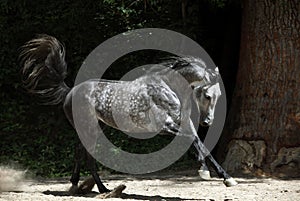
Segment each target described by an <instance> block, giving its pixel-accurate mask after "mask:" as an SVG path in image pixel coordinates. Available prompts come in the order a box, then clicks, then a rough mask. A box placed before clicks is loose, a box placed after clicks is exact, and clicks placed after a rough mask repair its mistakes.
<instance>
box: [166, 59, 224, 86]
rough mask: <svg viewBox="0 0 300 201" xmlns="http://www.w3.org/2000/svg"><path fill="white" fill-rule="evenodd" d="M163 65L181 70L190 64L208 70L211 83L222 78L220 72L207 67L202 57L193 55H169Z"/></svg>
mask: <svg viewBox="0 0 300 201" xmlns="http://www.w3.org/2000/svg"><path fill="white" fill-rule="evenodd" d="M162 65H164V66H166V67H169V68H171V69H174V70H180V69H182V68H185V67H187V66H190V65H193V66H197V67H199V68H202V69H203V70H205V71H206V72H207V75H208V76H209V80H210V82H211V83H217V82H218V81H219V78H220V75H219V73H218V72H216V71H215V70H213V69H210V68H207V66H206V63H205V62H204V61H203V60H202V59H200V58H197V57H193V56H183V57H179V56H173V57H169V58H167V59H166V60H165V61H164V62H163V63H162Z"/></svg>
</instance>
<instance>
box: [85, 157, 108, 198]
mask: <svg viewBox="0 0 300 201" xmlns="http://www.w3.org/2000/svg"><path fill="white" fill-rule="evenodd" d="M87 166H88V168H89V170H90V172H91V174H92V176H93V178H94V181H95V183H96V185H97V187H98V190H99V192H100V193H106V192H110V190H108V189H107V188H106V187H105V186H104V185H103V183H102V181H101V179H100V177H99V175H98V173H97V169H98V168H97V164H96V160H95V159H94V158H93V157H92V156H91V155H90V154H89V153H87Z"/></svg>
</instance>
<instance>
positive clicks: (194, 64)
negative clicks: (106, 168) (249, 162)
mask: <svg viewBox="0 0 300 201" xmlns="http://www.w3.org/2000/svg"><path fill="white" fill-rule="evenodd" d="M20 63H21V66H22V81H23V84H24V87H25V88H26V89H27V90H28V92H30V93H32V94H35V95H37V96H38V97H39V99H40V100H41V101H42V102H43V104H48V105H54V104H59V103H63V107H64V111H65V114H66V116H67V118H68V119H69V121H70V123H71V124H72V125H73V127H74V119H73V113H72V98H73V97H74V96H75V95H76V91H77V89H78V88H80V85H84V87H85V91H84V93H85V94H86V97H87V99H88V102H89V104H91V105H92V106H93V107H94V108H95V110H96V114H97V115H96V117H97V118H98V119H99V120H100V121H102V122H104V123H105V124H107V125H108V126H111V127H114V128H116V129H119V130H121V131H124V132H141V131H142V132H160V133H162V134H171V135H182V136H183V137H190V138H192V140H193V145H194V146H195V148H196V150H197V151H198V160H199V162H200V164H201V167H200V171H199V173H200V176H201V177H203V178H204V179H207V178H208V177H209V171H208V168H207V166H206V163H205V157H204V156H206V157H207V159H209V160H210V161H211V162H212V165H213V168H214V169H215V170H216V172H217V174H218V175H219V176H220V177H222V178H223V179H224V184H225V185H226V186H234V185H236V184H237V182H236V181H235V180H234V179H233V178H232V177H231V176H230V175H229V174H227V173H226V171H225V170H224V169H223V168H222V167H221V166H220V165H219V164H218V163H217V162H216V161H215V159H214V158H213V157H212V155H211V154H210V153H209V151H208V150H207V149H206V147H205V146H204V145H203V143H202V142H201V141H200V139H199V137H198V135H197V131H196V130H195V127H194V125H193V122H192V120H191V119H190V117H189V115H190V111H189V110H188V109H185V103H184V98H185V99H186V97H184V98H182V97H180V93H178V92H177V93H176V89H175V88H176V82H175V88H174V82H173V81H172V77H173V76H174V73H176V74H177V75H180V76H182V77H183V78H184V79H185V80H186V82H187V85H188V87H189V89H190V90H191V92H192V93H191V94H192V96H193V99H194V101H195V102H196V105H197V107H198V110H199V113H200V122H199V123H200V124H201V125H202V126H210V125H211V124H212V123H213V119H214V110H215V106H216V103H217V100H218V98H219V97H220V95H221V90H220V85H219V83H218V80H219V76H220V75H219V72H218V69H217V68H216V69H215V70H210V69H207V68H206V66H205V63H204V62H203V61H202V60H201V59H198V58H194V57H173V58H171V59H169V60H168V61H166V62H163V63H162V64H161V65H162V66H165V69H163V70H159V71H156V70H153V71H151V73H147V74H146V75H143V76H141V77H139V78H137V79H135V80H133V81H111V80H102V79H98V80H88V81H86V82H84V83H82V84H79V85H77V86H75V87H73V88H69V87H68V86H67V85H66V84H65V82H64V79H65V77H66V74H67V65H66V62H65V49H64V46H63V45H62V44H61V43H60V42H59V41H58V40H57V39H56V38H54V37H52V36H48V35H39V36H38V37H37V38H35V39H32V40H30V41H28V42H27V43H25V45H24V46H22V51H21V53H20ZM172 83H173V85H172ZM187 90H188V89H187ZM114 111H118V112H119V113H120V114H124V115H125V116H126V117H130V121H128V122H127V121H126V118H125V119H124V118H123V119H122V120H121V121H119V120H117V119H116V115H114ZM124 115H123V116H124ZM121 116H122V115H121ZM122 121H126V122H125V124H124V123H122ZM126 125H127V126H126ZM128 125H130V126H128ZM83 155H85V156H87V162H88V167H89V169H90V171H91V174H92V176H93V178H94V181H95V183H96V184H97V187H98V189H99V192H100V193H104V192H109V190H108V189H107V188H106V187H105V186H104V185H103V183H102V181H101V180H100V177H99V175H98V174H97V167H96V161H95V159H94V158H93V157H92V156H91V155H90V154H89V153H88V152H87V151H86V149H85V148H84V147H83V146H82V144H81V143H80V144H79V145H78V146H77V148H76V152H75V165H74V170H73V173H72V177H71V180H70V181H71V182H72V187H71V189H72V190H71V191H73V192H75V193H76V192H78V187H77V185H78V182H79V174H80V163H81V160H82V158H81V157H82V156H83Z"/></svg>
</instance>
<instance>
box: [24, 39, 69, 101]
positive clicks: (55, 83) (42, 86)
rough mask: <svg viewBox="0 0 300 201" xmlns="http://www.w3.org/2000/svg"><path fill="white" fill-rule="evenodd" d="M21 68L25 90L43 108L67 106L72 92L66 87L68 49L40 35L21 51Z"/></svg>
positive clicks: (55, 40) (56, 41) (26, 44)
mask: <svg viewBox="0 0 300 201" xmlns="http://www.w3.org/2000/svg"><path fill="white" fill-rule="evenodd" d="M19 59H20V64H21V67H22V69H21V73H22V82H23V85H24V88H25V89H26V90H27V91H28V92H30V93H32V94H36V95H37V96H38V97H39V98H40V101H41V103H42V104H45V105H56V104H58V103H60V102H63V101H64V99H65V97H66V95H67V94H68V93H69V91H70V88H69V87H68V86H67V85H66V84H65V82H64V79H65V77H66V75H67V64H66V62H65V48H64V46H63V45H62V44H61V43H60V42H59V41H58V40H57V39H56V38H54V37H52V36H48V35H39V36H38V37H37V38H35V39H32V40H30V41H28V42H27V43H25V44H24V45H23V46H22V47H21V53H20V57H19Z"/></svg>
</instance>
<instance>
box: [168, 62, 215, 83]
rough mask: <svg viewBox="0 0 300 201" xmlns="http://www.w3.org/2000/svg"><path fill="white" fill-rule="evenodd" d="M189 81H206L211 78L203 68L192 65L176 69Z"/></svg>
mask: <svg viewBox="0 0 300 201" xmlns="http://www.w3.org/2000/svg"><path fill="white" fill-rule="evenodd" d="M174 70H175V71H176V72H178V73H179V74H180V75H182V77H184V78H185V80H186V81H187V82H188V83H189V84H192V83H195V82H206V81H207V80H208V79H209V74H208V73H207V72H206V71H205V69H203V68H199V67H193V66H191V65H189V66H186V67H182V68H178V69H174Z"/></svg>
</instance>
